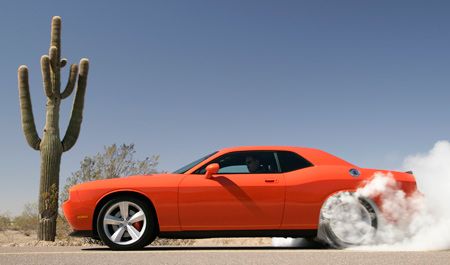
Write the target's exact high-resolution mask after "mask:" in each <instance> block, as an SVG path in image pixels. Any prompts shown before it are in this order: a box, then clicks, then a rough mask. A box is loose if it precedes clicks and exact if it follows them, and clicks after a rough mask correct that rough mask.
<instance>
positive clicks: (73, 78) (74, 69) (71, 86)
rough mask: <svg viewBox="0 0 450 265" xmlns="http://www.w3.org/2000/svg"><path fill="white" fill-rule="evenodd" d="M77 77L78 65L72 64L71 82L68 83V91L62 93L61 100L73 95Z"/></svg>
mask: <svg viewBox="0 0 450 265" xmlns="http://www.w3.org/2000/svg"><path fill="white" fill-rule="evenodd" d="M77 75H78V65H76V64H72V65H71V66H70V72H69V80H68V81H67V86H66V89H64V91H63V92H62V93H61V99H65V98H67V97H68V96H70V94H72V91H73V89H74V87H75V82H76V81H77Z"/></svg>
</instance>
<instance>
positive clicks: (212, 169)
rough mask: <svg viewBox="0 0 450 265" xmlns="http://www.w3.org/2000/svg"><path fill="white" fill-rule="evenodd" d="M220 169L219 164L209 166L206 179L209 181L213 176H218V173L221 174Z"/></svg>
mask: <svg viewBox="0 0 450 265" xmlns="http://www.w3.org/2000/svg"><path fill="white" fill-rule="evenodd" d="M219 169H220V166H219V164H217V163H212V164H209V165H208V166H207V167H206V174H205V177H206V178H207V179H210V178H212V176H213V175H214V174H217V172H219Z"/></svg>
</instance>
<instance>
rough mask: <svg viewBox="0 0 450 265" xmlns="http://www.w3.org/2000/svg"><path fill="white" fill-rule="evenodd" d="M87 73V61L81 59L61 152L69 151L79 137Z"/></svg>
mask: <svg viewBox="0 0 450 265" xmlns="http://www.w3.org/2000/svg"><path fill="white" fill-rule="evenodd" d="M88 72H89V61H88V59H81V61H80V72H79V74H78V85H77V93H76V95H75V99H74V101H73V107H72V115H71V117H70V121H69V126H68V127H67V131H66V135H65V136H64V139H63V140H62V146H63V151H64V152H66V151H68V150H70V148H72V147H73V146H74V145H75V142H76V141H77V139H78V136H79V135H80V128H81V122H82V120H83V107H84V95H85V93H86V83H87V76H88Z"/></svg>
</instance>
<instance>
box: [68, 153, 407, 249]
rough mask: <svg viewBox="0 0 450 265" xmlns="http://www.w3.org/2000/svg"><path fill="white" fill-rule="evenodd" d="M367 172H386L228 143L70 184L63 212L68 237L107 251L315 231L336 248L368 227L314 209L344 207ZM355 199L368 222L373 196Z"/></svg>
mask: <svg viewBox="0 0 450 265" xmlns="http://www.w3.org/2000/svg"><path fill="white" fill-rule="evenodd" d="M375 172H382V173H388V171H383V170H374V169H366V168H359V167H357V166H355V165H353V164H350V163H348V162H346V161H344V160H342V159H340V158H338V157H336V156H333V155H331V154H329V153H326V152H324V151H320V150H317V149H312V148H301V147H287V146H246V147H234V148H226V149H222V150H220V151H218V152H214V153H212V154H209V155H207V156H205V157H202V158H201V159H198V160H196V161H194V162H192V163H191V164H189V165H187V166H185V167H183V168H181V169H179V170H177V171H175V172H173V173H170V174H156V175H140V176H132V177H126V178H116V179H107V180H98V181H92V182H87V183H83V184H79V185H76V186H74V187H72V188H71V189H70V195H69V199H68V200H67V201H66V202H65V203H64V204H63V209H64V214H65V216H66V218H67V220H68V221H69V223H70V225H71V226H72V228H73V229H74V232H73V233H72V235H73V236H90V237H94V238H98V237H99V238H100V239H101V240H102V241H103V242H104V243H105V244H106V245H108V246H109V247H111V248H113V249H139V248H143V247H145V246H146V245H148V244H149V243H151V242H152V241H153V240H154V239H155V238H156V237H157V236H158V237H160V238H209V237H304V238H317V237H318V238H319V239H322V240H326V241H328V243H329V244H331V245H334V246H337V247H343V246H348V245H356V244H360V243H361V242H363V241H362V240H363V239H364V237H366V236H367V235H368V234H369V229H365V230H364V229H363V230H362V231H359V234H360V236H358V237H357V238H355V237H354V236H353V237H346V233H345V231H344V232H343V231H342V229H341V227H336V225H332V224H333V216H329V215H330V214H327V215H326V216H325V214H323V212H322V214H321V210H322V211H323V208H324V207H325V206H324V205H326V202H327V201H330V200H332V201H333V202H336V201H338V202H339V203H337V204H336V203H334V204H333V205H332V206H330V205H328V206H327V207H328V208H330V207H342V206H346V204H348V202H346V201H345V200H342V199H340V198H341V197H342V195H343V194H349V193H352V192H354V191H355V190H356V189H357V188H358V187H360V186H361V185H362V184H363V183H364V181H366V180H369V179H370V178H371V177H372V176H373V175H374V173H375ZM390 172H391V173H392V174H393V176H394V178H395V179H396V181H397V182H398V183H400V185H401V187H402V189H404V190H405V191H406V192H407V194H410V193H411V192H413V191H414V190H415V189H416V182H415V179H414V176H413V175H412V174H411V173H410V172H406V173H403V172H393V171H390ZM356 204H357V207H356V209H357V210H356V211H357V212H358V214H359V215H360V216H361V218H360V221H361V220H362V221H363V222H364V223H366V224H367V226H369V227H370V228H372V230H373V229H376V227H377V220H378V218H379V214H380V213H379V211H378V207H377V203H376V200H374V199H372V198H358V200H357V203H356ZM327 213H329V211H328V212H327ZM336 218H337V217H336ZM339 218H341V219H342V217H339ZM340 221H342V220H340ZM344 221H345V222H346V226H345V227H347V228H348V227H350V229H360V227H361V226H360V225H359V224H356V221H355V223H354V224H353V223H352V222H354V221H353V219H349V220H344ZM334 223H338V222H334ZM352 225H353V226H352ZM359 234H358V235H359Z"/></svg>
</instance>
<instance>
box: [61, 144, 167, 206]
mask: <svg viewBox="0 0 450 265" xmlns="http://www.w3.org/2000/svg"><path fill="white" fill-rule="evenodd" d="M135 154H136V151H135V149H134V144H129V145H126V144H122V145H120V146H117V145H116V144H113V145H111V146H108V147H105V148H104V151H103V152H102V153H97V154H96V155H94V156H86V157H85V158H84V159H83V161H81V163H80V169H78V170H77V171H75V172H73V173H72V175H71V176H70V177H68V178H67V180H66V184H65V185H64V188H63V190H62V191H61V194H60V201H61V202H64V201H65V200H67V198H68V196H69V193H68V192H69V189H70V187H72V186H74V185H76V184H79V183H83V182H87V181H91V180H99V179H110V178H119V177H125V176H129V175H139V174H152V173H157V172H158V171H157V170H156V166H157V165H158V160H159V156H156V155H154V156H151V157H146V158H145V159H144V160H137V159H135V158H134V156H135Z"/></svg>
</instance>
